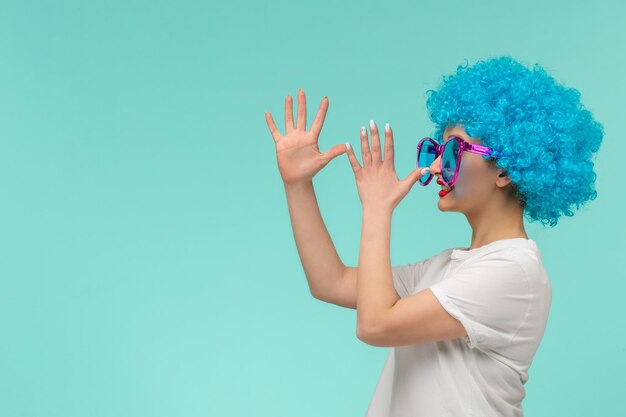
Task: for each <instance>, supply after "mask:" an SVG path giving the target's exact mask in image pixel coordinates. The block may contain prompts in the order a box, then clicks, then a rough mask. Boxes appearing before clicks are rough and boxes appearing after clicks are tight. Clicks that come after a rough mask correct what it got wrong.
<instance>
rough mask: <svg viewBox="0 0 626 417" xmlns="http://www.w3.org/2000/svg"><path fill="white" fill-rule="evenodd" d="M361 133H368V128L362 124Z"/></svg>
mask: <svg viewBox="0 0 626 417" xmlns="http://www.w3.org/2000/svg"><path fill="white" fill-rule="evenodd" d="M361 135H363V136H365V135H367V129H365V126H361Z"/></svg>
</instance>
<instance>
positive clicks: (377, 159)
mask: <svg viewBox="0 0 626 417" xmlns="http://www.w3.org/2000/svg"><path fill="white" fill-rule="evenodd" d="M370 132H371V134H372V162H373V163H375V164H379V163H381V162H382V161H383V158H382V155H381V153H380V137H379V136H378V126H376V123H374V121H373V120H370Z"/></svg>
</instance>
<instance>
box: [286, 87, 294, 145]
mask: <svg viewBox="0 0 626 417" xmlns="http://www.w3.org/2000/svg"><path fill="white" fill-rule="evenodd" d="M293 129H294V128H293V98H292V97H291V94H289V95H288V96H287V97H286V98H285V135H286V134H287V133H289V132H291V131H292V130H293Z"/></svg>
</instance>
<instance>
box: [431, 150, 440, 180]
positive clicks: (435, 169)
mask: <svg viewBox="0 0 626 417" xmlns="http://www.w3.org/2000/svg"><path fill="white" fill-rule="evenodd" d="M430 173H431V174H432V175H435V176H441V155H439V156H438V157H437V158H435V160H434V161H433V162H432V164H430Z"/></svg>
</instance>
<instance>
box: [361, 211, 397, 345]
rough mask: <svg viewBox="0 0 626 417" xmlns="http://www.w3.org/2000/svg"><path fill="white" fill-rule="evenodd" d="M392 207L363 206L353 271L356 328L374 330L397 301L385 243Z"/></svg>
mask: <svg viewBox="0 0 626 417" xmlns="http://www.w3.org/2000/svg"><path fill="white" fill-rule="evenodd" d="M391 217H392V210H383V209H367V208H366V209H364V210H363V219H362V234H361V246H360V249H359V265H358V272H357V277H358V278H357V300H358V303H357V329H358V332H359V333H361V334H363V332H370V331H373V332H375V331H376V326H377V322H378V321H379V319H380V318H381V317H382V316H383V315H384V314H385V313H386V312H387V311H389V309H391V307H392V306H393V305H394V304H395V303H396V302H397V301H398V295H397V293H396V291H395V289H394V287H393V276H392V272H391V259H390V254H389V251H390V249H389V246H390V239H391Z"/></svg>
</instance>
